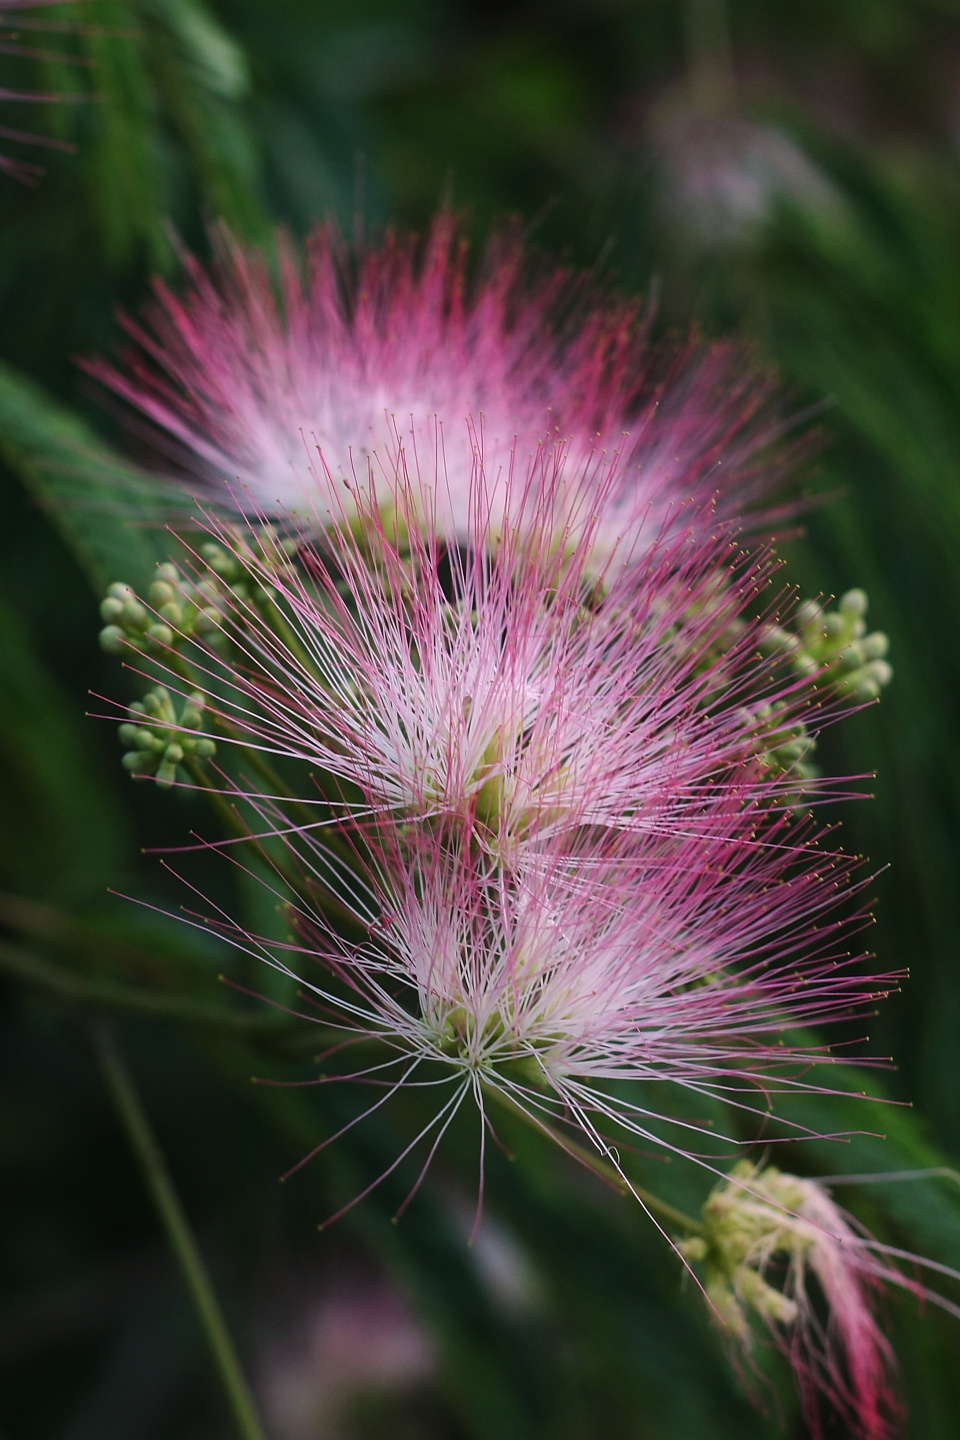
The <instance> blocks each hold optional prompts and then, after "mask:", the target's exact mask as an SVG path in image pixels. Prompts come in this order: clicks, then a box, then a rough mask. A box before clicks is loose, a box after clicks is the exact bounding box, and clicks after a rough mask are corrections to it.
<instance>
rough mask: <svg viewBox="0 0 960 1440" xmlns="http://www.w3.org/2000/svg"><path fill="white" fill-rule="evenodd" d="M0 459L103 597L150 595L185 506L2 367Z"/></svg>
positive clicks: (34, 387)
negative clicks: (120, 584) (170, 524)
mask: <svg viewBox="0 0 960 1440" xmlns="http://www.w3.org/2000/svg"><path fill="white" fill-rule="evenodd" d="M0 454H2V455H3V456H4V458H5V459H6V460H7V461H8V463H9V464H10V466H11V468H12V469H13V470H15V471H16V473H17V474H18V475H19V476H20V478H21V480H22V481H23V483H24V484H25V485H26V487H27V489H28V490H29V491H30V492H31V493H32V495H33V496H34V497H35V498H36V499H37V500H38V501H39V503H40V504H41V505H42V506H43V507H44V508H45V509H46V510H47V512H48V514H49V516H50V519H51V520H52V522H53V524H54V525H55V526H56V527H57V529H58V530H59V531H60V534H61V535H62V536H63V538H64V540H65V541H66V543H67V545H68V546H69V548H70V549H71V550H72V551H73V553H74V555H75V556H76V558H77V560H78V561H79V563H80V565H81V567H82V569H83V570H84V571H85V573H86V574H87V576H88V577H89V579H90V583H91V585H92V586H93V588H94V590H95V591H97V593H98V594H99V593H100V592H102V591H103V590H104V588H105V587H106V586H107V585H108V584H110V582H111V581H113V580H125V581H127V582H128V583H130V584H132V585H134V586H135V587H136V586H140V587H142V588H145V587H146V585H148V584H149V583H150V581H151V580H152V579H153V572H154V567H155V565H156V564H157V563H158V561H161V560H163V559H165V558H166V557H167V555H168V554H169V551H170V537H169V536H168V534H167V532H166V530H165V529H164V520H165V517H167V516H170V515H172V514H173V513H175V511H176V510H177V507H178V506H179V507H180V508H181V509H182V508H183V506H184V505H185V504H187V503H189V502H187V500H186V497H185V496H184V495H183V493H182V492H181V491H180V490H178V489H177V487H176V486H174V485H172V484H171V485H166V484H164V483H162V482H160V481H157V480H155V479H153V478H152V477H151V476H149V475H147V474H146V473H145V472H143V471H140V470H137V469H135V468H134V467H133V466H132V465H129V464H127V463H126V462H124V461H123V460H122V459H121V458H120V457H119V456H117V455H116V454H115V453H114V452H113V451H112V450H111V449H110V448H109V447H108V446H107V445H106V444H104V442H103V441H102V440H100V439H99V438H98V437H97V436H96V435H95V434H94V432H93V431H92V430H90V429H89V428H88V427H87V426H86V425H85V424H84V423H83V422H82V421H81V420H79V419H77V417H75V416H74V415H71V414H70V412H69V411H67V410H64V409H62V408H61V407H60V406H58V405H56V404H55V403H54V402H53V401H52V400H50V399H49V398H48V397H47V396H46V395H45V394H44V393H43V391H42V390H41V389H40V388H39V386H37V385H34V384H32V383H31V382H30V381H28V380H26V379H24V378H23V377H22V376H20V375H18V374H17V373H16V372H15V371H14V370H11V369H9V368H8V367H6V366H3V365H0Z"/></svg>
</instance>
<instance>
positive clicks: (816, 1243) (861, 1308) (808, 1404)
mask: <svg viewBox="0 0 960 1440" xmlns="http://www.w3.org/2000/svg"><path fill="white" fill-rule="evenodd" d="M703 1221H704V1228H703V1233H702V1235H700V1236H695V1237H694V1238H692V1239H690V1240H686V1241H684V1242H683V1243H682V1244H681V1247H680V1248H681V1250H682V1252H683V1253H684V1254H685V1255H686V1257H687V1258H688V1259H690V1260H693V1261H700V1262H703V1263H704V1265H705V1267H706V1293H707V1296H708V1298H709V1299H710V1301H711V1303H712V1305H713V1307H714V1311H715V1314H716V1316H717V1318H718V1319H719V1320H720V1321H721V1323H722V1324H723V1325H724V1326H725V1327H726V1328H727V1329H728V1330H729V1331H730V1332H731V1333H732V1335H733V1336H734V1337H735V1338H736V1339H737V1340H738V1341H739V1342H740V1343H741V1345H743V1346H744V1347H745V1348H747V1349H749V1346H750V1343H751V1329H750V1319H749V1317H750V1316H751V1315H754V1316H757V1317H759V1319H760V1320H761V1321H762V1322H763V1323H764V1325H765V1326H767V1328H768V1329H769V1330H770V1332H771V1333H772V1334H773V1336H774V1338H775V1339H776V1341H777V1343H778V1344H779V1345H780V1347H781V1348H782V1349H783V1350H784V1352H785V1353H786V1354H787V1356H788V1357H789V1359H790V1361H791V1363H792V1365H793V1368H794V1372H795V1374H796V1377H797V1381H798V1385H799V1388H800V1393H801V1397H802V1399H803V1402H804V1409H805V1413H806V1416H807V1421H808V1424H809V1425H810V1427H811V1430H812V1432H813V1433H814V1434H815V1435H819V1434H820V1433H821V1430H820V1423H819V1419H818V1404H817V1401H818V1397H819V1396H823V1397H825V1398H826V1399H827V1400H828V1401H829V1403H830V1404H831V1405H832V1406H833V1408H834V1409H835V1410H837V1411H838V1412H839V1413H840V1414H841V1415H843V1416H844V1418H845V1419H846V1420H847V1421H848V1423H849V1424H850V1426H851V1427H852V1429H853V1430H854V1432H855V1433H856V1434H857V1435H858V1436H862V1437H863V1440H886V1437H888V1436H890V1435H891V1434H892V1429H891V1422H892V1420H893V1419H894V1417H895V1415H896V1408H897V1407H896V1404H895V1401H894V1396H893V1390H892V1385H891V1367H892V1363H893V1354H892V1351H891V1348H890V1343H889V1341H888V1340H887V1338H886V1336H885V1335H884V1333H883V1331H882V1330H881V1328H880V1325H879V1323H878V1321H877V1318H876V1315H875V1314H874V1309H875V1304H876V1300H877V1297H878V1294H879V1292H880V1290H881V1289H882V1287H883V1285H884V1284H893V1285H898V1286H902V1287H906V1288H908V1289H910V1290H912V1291H914V1292H915V1293H917V1294H920V1295H924V1294H925V1293H926V1292H925V1291H924V1289H923V1287H922V1286H921V1285H919V1284H918V1283H917V1282H915V1281H911V1280H908V1279H907V1278H906V1277H905V1276H904V1275H902V1274H901V1272H900V1271H899V1270H896V1269H895V1268H894V1267H893V1266H892V1265H891V1264H890V1263H889V1262H888V1261H886V1260H885V1259H883V1257H882V1253H881V1252H882V1247H880V1246H878V1245H877V1243H876V1242H875V1241H874V1240H873V1239H872V1237H871V1236H870V1235H869V1234H867V1233H866V1232H865V1231H863V1230H862V1229H861V1228H860V1227H859V1226H858V1225H857V1223H856V1221H855V1220H854V1219H853V1217H852V1216H851V1215H849V1214H847V1213H846V1211H844V1210H841V1208H840V1207H839V1206H838V1205H837V1204H836V1203H835V1202H834V1201H833V1200H832V1199H831V1197H830V1195H829V1193H828V1192H827V1190H826V1189H825V1188H824V1187H823V1186H822V1185H820V1184H818V1183H817V1182H816V1181H814V1180H807V1179H801V1178H799V1177H798V1176H796V1175H788V1174H785V1173H784V1172H783V1171H781V1170H779V1169H777V1168H776V1167H775V1166H773V1165H768V1166H765V1167H761V1166H755V1165H753V1164H751V1163H750V1162H749V1161H742V1162H740V1163H739V1164H737V1165H735V1166H734V1168H733V1170H732V1171H731V1173H730V1175H729V1177H728V1178H727V1179H725V1180H724V1181H722V1182H721V1183H720V1184H719V1185H718V1186H717V1187H716V1188H715V1189H714V1191H713V1193H712V1194H711V1196H710V1198H709V1199H708V1201H707V1203H706V1205H705V1206H704V1211H703ZM921 1263H922V1262H921Z"/></svg>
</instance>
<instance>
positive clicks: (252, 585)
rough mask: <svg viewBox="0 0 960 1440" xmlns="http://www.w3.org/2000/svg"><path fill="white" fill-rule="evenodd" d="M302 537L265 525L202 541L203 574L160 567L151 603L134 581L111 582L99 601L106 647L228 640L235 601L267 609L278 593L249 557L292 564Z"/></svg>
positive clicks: (152, 648)
mask: <svg viewBox="0 0 960 1440" xmlns="http://www.w3.org/2000/svg"><path fill="white" fill-rule="evenodd" d="M297 544H298V542H297V541H296V540H291V539H282V538H280V537H279V536H278V535H277V533H276V531H275V530H274V528H273V526H270V525H266V526H264V527H263V528H262V530H261V531H260V532H259V533H258V534H257V535H256V536H255V537H253V538H251V537H250V536H248V535H245V534H241V533H239V532H238V533H237V535H236V545H235V548H233V549H228V548H227V547H226V546H224V545H218V544H216V543H215V542H213V541H211V542H209V543H207V544H205V545H201V547H200V555H201V558H202V559H203V560H204V561H205V562H206V565H207V567H208V571H207V574H205V575H204V576H203V578H202V579H199V580H191V579H189V578H188V577H187V576H185V575H184V574H183V573H182V571H181V570H180V569H179V567H178V566H176V565H174V564H173V563H172V562H171V561H167V563H166V564H164V565H159V566H158V567H157V578H156V579H155V580H154V582H153V584H152V585H151V586H150V588H149V589H148V591H147V594H146V604H145V603H144V601H143V600H141V599H140V597H139V596H138V595H137V594H136V592H135V591H134V590H133V589H132V587H131V586H129V585H124V584H122V583H120V582H117V583H115V584H113V585H110V586H109V587H108V589H107V593H106V596H105V597H104V599H103V601H102V603H101V605H100V615H101V618H102V619H103V621H104V628H103V629H102V630H101V631H100V644H101V647H102V648H103V649H104V650H106V651H108V653H110V654H112V655H117V654H121V653H122V652H123V651H124V650H126V649H134V650H137V651H141V652H143V651H145V652H146V653H148V654H149V653H151V652H156V651H160V650H170V649H176V648H177V647H178V646H179V645H180V644H181V643H182V642H184V641H189V640H193V639H202V640H203V642H204V643H205V644H206V645H207V646H213V648H214V649H218V648H220V647H221V646H222V645H223V644H224V643H225V639H226V637H225V631H224V619H225V616H226V615H227V614H228V613H229V611H230V609H231V606H232V605H233V604H234V603H235V602H239V603H240V604H252V605H254V606H256V607H257V608H258V609H261V610H262V609H264V608H265V607H267V606H268V605H270V604H272V602H273V601H274V600H275V599H276V593H277V592H276V590H275V588H274V587H273V586H271V585H268V584H264V583H263V582H262V581H261V580H260V579H259V578H258V577H257V576H256V575H255V573H254V572H253V571H252V570H251V569H250V568H249V567H248V565H247V564H246V563H245V557H249V558H250V559H251V560H253V561H257V560H267V559H268V560H269V562H270V566H271V568H272V569H273V570H274V571H278V569H280V570H282V569H284V568H286V566H288V565H289V563H290V559H291V556H292V555H293V553H294V552H295V550H296V547H297Z"/></svg>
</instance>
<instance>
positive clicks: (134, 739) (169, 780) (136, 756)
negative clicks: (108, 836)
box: [118, 685, 217, 789]
mask: <svg viewBox="0 0 960 1440" xmlns="http://www.w3.org/2000/svg"><path fill="white" fill-rule="evenodd" d="M205 703H206V702H205V700H204V697H203V695H202V694H201V693H200V691H199V690H194V691H192V692H191V694H189V695H188V696H187V697H186V699H185V700H184V701H183V703H182V705H181V707H180V710H179V713H178V712H177V708H176V705H175V704H174V698H173V696H172V695H171V694H170V691H169V690H168V689H167V688H166V687H165V686H164V685H155V686H154V687H153V689H152V690H148V691H147V693H146V695H145V696H144V697H143V700H138V701H136V702H135V703H134V704H133V705H131V706H130V709H129V711H128V713H129V716H130V719H129V721H126V722H125V723H124V724H123V725H121V726H120V728H119V732H118V733H119V736H120V742H121V744H122V745H123V746H124V748H125V751H126V753H125V754H124V757H123V766H124V769H126V770H129V771H131V772H132V773H133V774H134V775H137V776H145V775H152V776H154V777H155V778H156V782H157V784H158V785H159V786H160V787H161V788H162V789H169V787H170V786H171V785H173V784H174V783H175V782H176V780H177V770H178V767H179V766H180V765H182V764H183V763H184V761H186V760H210V759H211V758H212V757H213V755H215V754H216V749H217V747H216V745H215V744H214V742H213V741H212V740H211V739H210V737H209V735H203V734H199V733H197V732H198V731H200V728H201V726H202V724H203V711H204V705H205Z"/></svg>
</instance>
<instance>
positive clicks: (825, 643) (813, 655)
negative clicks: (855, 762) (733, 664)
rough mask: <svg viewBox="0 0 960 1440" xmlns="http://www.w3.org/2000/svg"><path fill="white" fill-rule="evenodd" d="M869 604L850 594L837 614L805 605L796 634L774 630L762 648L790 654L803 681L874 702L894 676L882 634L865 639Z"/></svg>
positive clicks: (854, 592) (857, 700)
mask: <svg viewBox="0 0 960 1440" xmlns="http://www.w3.org/2000/svg"><path fill="white" fill-rule="evenodd" d="M867 603H868V602H867V596H866V593H865V592H864V591H863V590H848V591H847V593H846V594H845V595H843V596H841V598H840V604H839V606H838V608H837V609H836V610H824V609H823V607H822V606H821V605H818V604H817V602H816V601H815V600H806V601H804V603H803V604H802V605H801V606H800V607H799V609H798V610H797V613H796V616H795V619H794V628H793V630H792V631H789V630H786V629H784V628H783V627H781V626H779V625H771V626H770V627H769V628H768V630H767V631H766V633H765V635H764V637H763V639H762V641H761V648H762V649H764V650H765V651H766V653H768V654H770V655H774V654H777V653H783V652H786V653H787V654H789V655H790V657H791V660H792V662H793V665H794V667H795V668H796V669H797V671H798V672H799V673H800V674H801V675H802V676H804V677H809V678H810V679H811V680H816V681H817V683H818V684H820V685H825V686H829V687H831V688H832V689H834V690H835V691H837V692H838V693H839V694H840V695H843V696H846V697H848V698H849V699H850V700H852V701H854V702H855V703H865V702H866V701H869V700H876V699H877V697H878V696H879V694H880V691H881V690H882V689H883V688H884V686H886V685H889V683H890V680H891V678H892V676H893V670H892V669H891V667H890V664H889V662H888V661H887V658H886V656H887V650H888V649H889V641H888V640H887V637H886V635H884V633H883V631H881V630H874V631H871V632H870V633H869V634H868V633H867V624H866V620H865V618H864V617H865V615H866V613H867Z"/></svg>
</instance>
